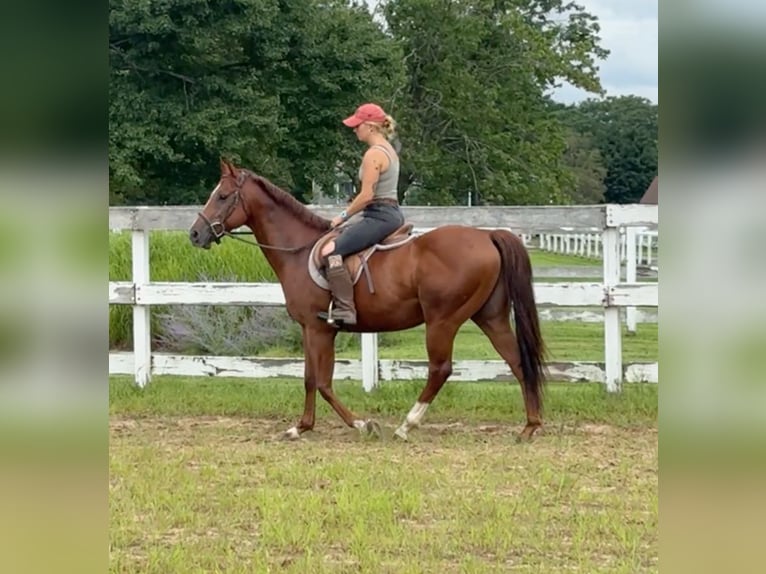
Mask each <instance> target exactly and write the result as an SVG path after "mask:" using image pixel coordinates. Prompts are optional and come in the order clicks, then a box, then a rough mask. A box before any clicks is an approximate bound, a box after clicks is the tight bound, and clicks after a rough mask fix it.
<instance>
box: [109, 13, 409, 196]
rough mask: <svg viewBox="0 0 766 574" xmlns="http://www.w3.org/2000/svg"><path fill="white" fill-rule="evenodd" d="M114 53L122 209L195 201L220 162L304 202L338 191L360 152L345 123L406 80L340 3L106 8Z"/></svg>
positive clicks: (362, 21)
mask: <svg viewBox="0 0 766 574" xmlns="http://www.w3.org/2000/svg"><path fill="white" fill-rule="evenodd" d="M109 42H110V64H111V78H110V108H109V122H110V125H109V143H110V153H109V156H110V157H109V159H110V188H111V191H112V197H111V199H112V201H114V202H127V203H193V202H197V201H200V200H201V199H204V197H205V195H206V194H207V193H208V192H209V189H210V187H211V185H212V184H213V183H214V180H215V179H216V175H217V165H218V158H219V155H226V156H228V157H230V158H232V159H233V160H235V161H238V162H241V163H242V164H243V165H245V166H247V167H251V168H252V169H254V170H257V171H258V172H259V173H262V174H264V175H266V176H267V177H269V178H271V179H273V180H274V181H275V182H276V183H278V184H280V185H284V186H286V187H290V188H293V189H294V191H296V192H297V193H298V194H300V193H301V192H305V191H306V190H308V189H310V186H311V180H312V178H314V179H316V180H317V183H320V184H324V185H326V186H329V185H331V184H332V182H333V179H334V170H335V168H336V163H337V162H338V161H339V160H343V159H344V158H351V157H354V156H358V154H359V150H358V149H355V142H354V141H353V139H352V138H351V137H344V133H345V132H346V131H347V130H345V128H343V126H342V124H341V123H340V120H341V119H342V118H343V117H345V116H346V115H348V114H349V113H350V111H352V110H353V108H354V107H355V106H356V105H358V104H359V103H360V102H361V101H364V100H366V99H381V98H384V97H385V95H386V94H389V93H391V88H390V84H391V82H392V81H393V79H394V78H397V76H398V75H399V74H400V70H402V65H401V57H399V55H398V52H397V50H396V45H395V44H394V43H393V42H391V41H390V40H389V39H387V38H386V37H385V35H384V33H383V31H382V30H381V29H380V27H379V26H378V25H377V24H375V23H374V22H373V20H372V16H371V15H370V13H369V12H368V11H367V10H366V9H364V7H362V6H360V5H350V4H348V3H347V2H345V1H342V0H327V1H320V0H289V1H287V0H279V1H277V2H270V1H267V0H229V1H226V2H213V1H210V0H161V1H158V2H145V1H144V0H110V18H109ZM398 81H400V80H398ZM357 161H358V160H357Z"/></svg>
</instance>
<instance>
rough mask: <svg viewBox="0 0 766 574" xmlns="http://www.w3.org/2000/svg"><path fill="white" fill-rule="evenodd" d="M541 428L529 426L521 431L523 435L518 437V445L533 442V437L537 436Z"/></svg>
mask: <svg viewBox="0 0 766 574" xmlns="http://www.w3.org/2000/svg"><path fill="white" fill-rule="evenodd" d="M539 428H540V427H538V426H534V425H527V426H525V427H524V430H523V431H521V433H520V434H519V435H518V436H517V437H516V442H517V443H523V442H532V436H533V435H534V434H535V431H536V430H538V429H539Z"/></svg>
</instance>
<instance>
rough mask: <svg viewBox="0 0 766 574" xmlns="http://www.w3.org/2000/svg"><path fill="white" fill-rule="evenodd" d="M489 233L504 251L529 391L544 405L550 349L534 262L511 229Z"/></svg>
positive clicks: (502, 256)
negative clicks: (542, 331)
mask: <svg viewBox="0 0 766 574" xmlns="http://www.w3.org/2000/svg"><path fill="white" fill-rule="evenodd" d="M489 236H490V238H491V239H492V242H493V243H494V244H495V247H497V249H498V251H499V252H500V258H501V260H502V273H503V280H504V281H505V286H506V289H507V290H508V295H509V297H510V300H511V305H512V307H513V316H514V320H515V324H516V338H517V339H518V342H519V352H520V354H521V371H522V373H523V374H524V387H525V391H526V392H527V393H530V394H531V397H530V398H532V399H534V400H535V402H536V403H537V406H538V408H540V409H542V393H543V385H544V383H545V366H544V361H545V355H546V350H545V344H544V343H543V338H542V336H541V335H540V322H539V318H538V315H537V303H536V302H535V291H534V287H533V285H532V262H531V261H530V259H529V253H528V252H527V248H526V247H525V246H524V244H523V243H522V242H521V240H520V239H519V238H518V237H517V236H516V235H514V234H513V233H511V232H510V231H507V230H501V229H498V230H493V231H491V232H490V234H489Z"/></svg>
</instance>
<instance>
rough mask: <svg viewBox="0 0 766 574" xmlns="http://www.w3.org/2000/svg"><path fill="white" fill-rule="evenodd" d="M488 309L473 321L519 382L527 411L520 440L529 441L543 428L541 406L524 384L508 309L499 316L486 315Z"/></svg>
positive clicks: (516, 342) (519, 356)
mask: <svg viewBox="0 0 766 574" xmlns="http://www.w3.org/2000/svg"><path fill="white" fill-rule="evenodd" d="M485 311H486V308H485V309H482V311H480V312H479V313H477V314H476V315H475V316H474V317H473V320H474V322H475V323H476V324H477V325H478V326H479V328H481V330H482V331H483V332H484V334H485V335H487V337H488V338H489V340H490V341H491V342H492V346H493V347H494V348H495V350H496V351H497V352H498V354H499V355H500V356H501V357H502V358H503V360H504V361H505V362H506V363H508V366H509V367H510V368H511V371H512V372H513V375H514V376H515V377H516V380H518V381H519V386H520V387H521V394H522V396H523V397H524V406H525V407H526V410H527V425H526V426H525V427H524V430H523V431H521V435H520V437H519V438H521V439H529V438H532V435H533V434H534V433H535V431H536V430H537V429H538V428H540V427H541V426H542V419H541V417H540V405H539V404H538V402H537V400H536V396H535V395H534V393H528V392H527V389H526V386H525V383H524V373H523V372H522V370H521V355H520V352H519V343H518V341H517V340H516V335H515V334H514V333H513V330H511V322H510V319H509V312H508V309H506V310H505V311H504V312H501V313H498V314H491V315H490V314H489V313H486V312H485Z"/></svg>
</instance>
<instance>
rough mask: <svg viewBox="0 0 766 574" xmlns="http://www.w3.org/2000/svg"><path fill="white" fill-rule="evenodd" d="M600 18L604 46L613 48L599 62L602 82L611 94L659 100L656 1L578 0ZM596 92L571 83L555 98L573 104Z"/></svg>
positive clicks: (609, 48)
mask: <svg viewBox="0 0 766 574" xmlns="http://www.w3.org/2000/svg"><path fill="white" fill-rule="evenodd" d="M579 3H580V4H581V5H582V6H583V7H584V8H585V10H586V11H587V12H589V13H591V14H593V15H594V16H596V17H597V18H598V20H599V25H600V27H601V31H600V33H599V35H600V37H601V42H600V44H601V46H603V47H604V48H607V49H608V50H609V51H610V54H609V56H608V57H607V59H606V60H604V61H602V62H600V64H599V68H600V69H599V77H600V78H601V84H602V86H603V87H604V89H605V90H606V92H607V95H609V96H621V95H629V94H633V95H637V96H641V97H645V98H648V99H649V100H651V101H652V102H654V103H657V101H658V97H659V95H658V80H657V59H658V55H659V51H658V48H657V44H658V33H657V29H658V18H657V0H620V1H619V2H616V1H611V0H579ZM588 97H595V95H594V94H591V93H588V92H585V91H583V90H579V89H577V88H574V87H573V86H570V85H568V84H566V85H564V86H563V87H562V88H559V89H557V90H555V91H554V92H553V98H554V99H556V100H557V101H561V102H564V103H573V102H577V101H580V100H583V99H585V98H588Z"/></svg>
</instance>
